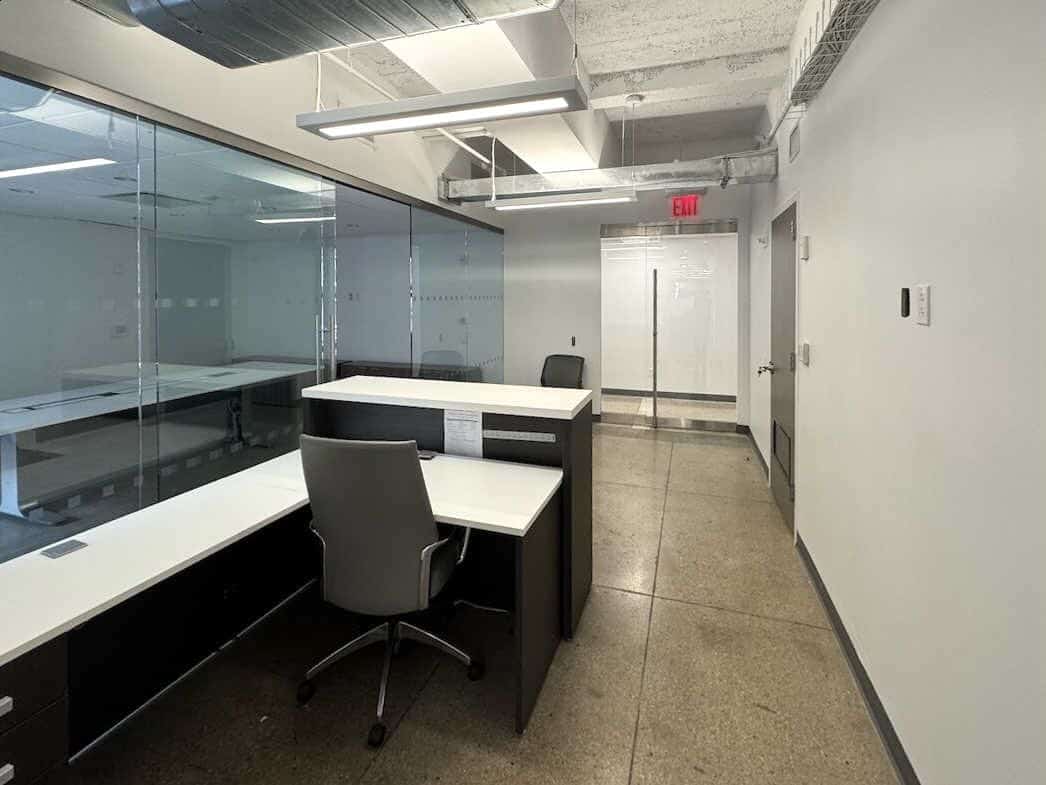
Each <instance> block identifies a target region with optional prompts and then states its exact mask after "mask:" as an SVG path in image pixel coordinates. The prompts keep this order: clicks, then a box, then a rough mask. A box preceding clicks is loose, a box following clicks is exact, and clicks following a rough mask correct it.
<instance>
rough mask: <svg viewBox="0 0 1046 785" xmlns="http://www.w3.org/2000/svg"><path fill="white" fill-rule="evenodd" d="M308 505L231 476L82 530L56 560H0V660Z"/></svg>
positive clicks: (293, 496)
mask: <svg viewBox="0 0 1046 785" xmlns="http://www.w3.org/2000/svg"><path fill="white" fill-rule="evenodd" d="M305 503H306V502H305V500H303V499H302V497H301V494H300V493H296V492H294V491H290V490H287V489H285V488H280V487H278V486H275V485H262V484H258V483H252V482H250V481H248V480H244V479H242V478H241V477H239V476H238V474H234V475H231V476H229V477H224V478H222V479H220V480H217V481H215V482H212V483H208V484H207V485H203V486H201V487H199V488H195V489H193V490H191V491H188V492H186V493H183V494H180V495H178V496H174V497H172V498H170V499H166V500H164V501H163V502H160V503H159V504H154V505H153V506H151V507H146V508H145V509H143V510H138V511H137V512H133V513H131V514H129V515H124V516H122V517H120V518H117V519H116V520H113V521H110V522H109V523H106V524H103V525H101V526H96V527H95V528H93V529H90V530H88V531H85V532H81V533H80V534H77V535H75V539H77V540H81V541H83V542H86V543H87V547H86V548H81V549H80V550H78V551H74V552H73V553H70V554H67V555H66V556H63V557H61V558H59V559H48V558H47V557H46V556H43V555H41V554H40V552H39V551H34V552H33V553H27V554H25V555H24V556H19V557H17V558H15V559H11V560H10V561H8V562H4V563H3V564H0V665H3V664H4V663H7V662H9V661H10V660H12V659H14V658H15V657H17V656H19V655H20V654H23V653H25V652H27V651H29V650H31V649H33V648H35V647H36V646H39V645H40V644H42V643H45V642H46V641H48V640H51V639H52V638H55V637H57V636H58V635H61V634H62V633H63V632H66V631H68V630H70V629H72V628H73V627H76V626H77V625H78V624H81V623H83V622H84V621H87V620H88V619H90V618H92V617H94V616H96V615H98V614H99V613H102V612H103V611H105V610H107V609H109V608H111V607H113V606H115V605H117V604H118V603H120V602H121V601H123V600H125V599H127V598H129V597H132V596H134V595H136V594H138V593H139V592H142V591H144V590H145V589H147V588H149V587H150V586H154V585H155V584H157V583H159V582H160V581H162V580H163V579H164V578H167V577H170V576H171V575H173V574H175V573H177V572H179V571H180V570H183V569H185V568H186V567H189V566H190V565H192V564H195V563H196V562H198V561H200V560H201V559H204V558H206V557H207V556H209V555H211V554H212V553H215V552H217V551H219V550H221V549H222V548H224V547H226V546H227V545H230V544H232V543H233V542H236V541H237V540H240V539H242V538H244V537H246V536H247V535H248V534H251V533H252V532H254V531H257V530H258V529H261V528H262V527H264V526H266V525H268V524H270V523H272V522H273V521H276V520H278V519H279V518H282V517H283V516H284V515H287V514H288V513H290V512H292V511H294V510H296V509H299V508H301V507H303V506H304V505H305ZM48 547H52V546H48Z"/></svg>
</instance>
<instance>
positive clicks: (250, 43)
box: [126, 0, 561, 68]
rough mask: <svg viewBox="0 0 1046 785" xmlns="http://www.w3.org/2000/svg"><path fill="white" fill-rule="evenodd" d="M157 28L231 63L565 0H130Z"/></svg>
mask: <svg viewBox="0 0 1046 785" xmlns="http://www.w3.org/2000/svg"><path fill="white" fill-rule="evenodd" d="M126 2H127V5H128V7H129V9H130V11H131V12H132V13H133V14H134V16H135V17H136V18H137V19H138V20H139V21H141V23H142V24H144V25H145V26H147V27H149V28H150V29H151V30H153V31H154V32H156V33H159V34H160V35H162V36H164V37H165V38H169V39H170V40H172V41H174V42H175V43H178V44H181V45H182V46H184V47H186V48H188V49H191V50H192V51H194V52H196V53H197V54H200V55H203V56H204V57H206V58H208V59H210V60H213V61H214V62H216V63H220V64H221V65H224V66H226V67H228V68H241V67H243V66H248V65H255V64H257V63H269V62H273V61H275V60H285V59H287V58H290V57H297V56H299V55H303V54H308V53H310V52H317V51H323V50H327V49H339V48H344V47H347V46H354V45H357V44H366V43H371V42H373V41H387V40H390V39H393V38H402V37H405V36H409V35H417V34H419V33H430V32H432V31H434V30H445V29H449V28H452V27H461V26H463V25H470V24H478V23H480V22H486V21H489V20H491V19H500V18H504V17H508V16H519V15H521V14H528V13H536V12H538V11H548V10H551V9H554V8H556V7H558V6H559V3H560V2H561V0H126Z"/></svg>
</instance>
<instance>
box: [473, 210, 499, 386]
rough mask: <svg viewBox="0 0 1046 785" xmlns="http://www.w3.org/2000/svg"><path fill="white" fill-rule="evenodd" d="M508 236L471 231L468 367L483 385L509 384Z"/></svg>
mask: <svg viewBox="0 0 1046 785" xmlns="http://www.w3.org/2000/svg"><path fill="white" fill-rule="evenodd" d="M504 246H505V243H504V235H502V234H500V233H499V232H492V231H490V230H488V229H480V228H479V227H473V226H470V227H468V272H469V299H468V306H469V307H468V327H469V336H468V358H467V360H468V364H469V365H470V366H472V367H475V368H478V369H479V372H480V373H481V374H482V381H484V382H493V383H496V384H500V383H501V382H503V381H505V358H504V351H505V319H504V314H505V302H504V294H505V266H504Z"/></svg>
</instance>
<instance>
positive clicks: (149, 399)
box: [0, 361, 315, 517]
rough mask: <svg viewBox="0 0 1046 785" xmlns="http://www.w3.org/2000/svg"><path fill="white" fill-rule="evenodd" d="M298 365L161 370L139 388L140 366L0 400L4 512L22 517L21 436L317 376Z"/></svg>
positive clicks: (101, 371)
mask: <svg viewBox="0 0 1046 785" xmlns="http://www.w3.org/2000/svg"><path fill="white" fill-rule="evenodd" d="M314 371H315V367H314V366H311V365H304V364H297V363H274V362H265V361H247V362H241V363H233V364H231V365H226V366H195V365H174V364H167V365H161V366H160V369H159V374H158V375H155V376H148V377H147V379H146V381H145V385H144V386H143V388H142V391H141V396H140V395H139V389H138V380H137V375H138V366H137V364H136V363H121V364H117V365H109V366H103V367H100V368H86V369H81V370H76V371H69V372H67V373H66V377H67V378H70V379H74V380H75V381H77V382H79V383H86V386H82V387H78V388H76V389H71V390H64V391H56V392H52V393H43V394H40V395H31V396H27V397H24V398H18V399H12V400H7V401H0V512H3V513H5V514H7V515H13V516H16V517H23V516H22V512H21V500H20V499H19V490H18V465H17V448H18V444H17V438H18V433H19V432H20V431H30V430H34V429H36V428H43V427H46V426H48V425H57V424H60V423H67V422H73V421H75V420H83V419H87V418H89V417H100V416H104V415H107V414H113V413H116V412H121V411H127V410H129V409H135V408H137V407H138V405H139V403H141V404H142V405H146V406H148V405H150V404H156V403H166V402H169V401H175V400H180V399H184V398H191V397H193V396H198V395H205V394H207V393H215V392H221V391H224V390H231V389H238V388H247V387H255V386H258V385H261V384H270V383H272V382H276V381H279V380H281V379H287V378H292V377H294V376H300V375H302V374H306V373H312V372H314Z"/></svg>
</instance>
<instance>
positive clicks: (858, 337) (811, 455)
mask: <svg viewBox="0 0 1046 785" xmlns="http://www.w3.org/2000/svg"><path fill="white" fill-rule="evenodd" d="M1044 31H1046V6H1044V5H1043V4H1042V3H1041V2H1038V0H1025V1H1024V2H1017V3H1009V4H1006V5H1005V6H1000V7H998V8H996V9H992V10H991V11H990V12H989V11H987V10H986V9H985V7H984V5H983V3H981V2H977V0H950V1H948V2H946V1H945V0H918V1H917V2H914V1H909V2H904V1H903V0H883V2H882V3H880V5H879V6H878V8H877V10H876V11H875V12H874V13H873V14H872V16H871V18H870V20H869V22H868V24H867V26H866V28H865V29H864V31H863V32H862V33H861V34H860V36H859V37H858V39H857V41H856V42H855V43H854V45H853V46H852V48H851V49H850V50H849V51H848V52H847V54H846V56H845V58H844V60H843V62H842V64H841V66H840V67H839V68H838V70H837V71H836V72H835V74H834V75H833V76H832V78H831V80H830V81H829V83H828V85H827V86H826V88H825V89H824V91H823V92H822V93H821V95H820V96H818V98H817V99H816V100H815V101H814V102H813V103H812V104H811V106H810V107H809V111H808V113H807V115H806V116H805V118H804V119H803V120H802V129H801V133H802V153H801V155H800V157H799V158H798V160H797V161H796V162H795V163H794V164H789V163H788V162H782V173H781V177H780V179H779V181H778V182H777V183H776V184H774V185H770V186H761V187H759V188H758V189H757V196H756V198H755V201H754V208H753V218H754V220H753V226H752V236H753V242H752V249H753V252H752V257H751V267H752V295H751V301H752V317H753V319H752V349H751V354H752V359H753V364H755V362H756V361H759V360H761V359H764V358H765V357H767V356H768V335H769V329H768V321H767V315H768V308H769V249H763V247H762V246H761V245H760V244H759V243H758V242H757V241H756V239H755V238H759V237H765V236H767V235H768V233H769V221H770V220H771V219H772V217H773V216H774V215H775V214H776V213H777V212H778V211H779V210H780V209H781V208H782V207H783V206H784V205H785V204H786V203H787V202H788V200H789V199H790V198H791V197H792V196H793V195H795V194H798V199H799V233H800V234H805V235H809V236H810V238H811V250H812V258H811V259H810V261H809V262H802V263H800V268H799V289H798V301H799V306H798V308H799V330H798V332H799V338H800V340H803V339H806V340H809V341H810V343H811V345H812V349H813V355H812V356H813V362H812V364H811V366H810V367H809V368H803V367H802V366H800V369H799V374H798V381H797V411H796V431H797V436H796V450H797V451H796V460H797V465H796V477H797V485H798V487H797V500H796V519H797V525H798V528H799V533H800V535H801V537H802V538H803V540H804V542H805V543H806V545H807V546H808V548H809V550H810V552H811V554H812V556H813V558H814V561H815V562H816V564H817V566H818V568H819V570H820V572H821V574H822V576H823V578H824V580H825V583H826V585H827V587H828V590H829V592H830V593H831V596H832V598H833V600H834V602H835V604H836V606H837V607H838V609H839V612H840V614H841V616H842V619H843V621H844V623H845V624H846V627H847V629H848V631H849V632H850V635H851V636H852V638H853V640H854V643H855V646H856V648H857V651H858V653H859V655H860V657H861V659H862V661H863V662H864V664H865V666H866V667H867V669H868V672H869V675H870V677H871V679H872V681H873V683H874V684H875V687H876V689H877V691H878V693H879V695H880V697H881V698H882V701H883V703H884V705H885V707H886V710H887V712H888V713H889V715H890V717H891V719H892V721H893V723H894V725H895V727H896V729H897V731H898V734H899V736H900V738H901V741H902V743H903V744H904V746H905V748H906V750H907V752H908V754H909V756H910V757H911V759H912V762H913V764H914V766H915V769H916V771H917V772H918V774H919V776H920V778H921V780H922V782H923V785H984V783H993V785H1028V783H1031V782H1041V781H1042V773H1043V771H1044V769H1046V758H1044V753H1043V738H1044V730H1046V623H1044V622H1043V620H1044V619H1046V579H1044V577H1043V576H1044V570H1043V565H1044V556H1046V526H1044V524H1043V521H1044V513H1043V503H1042V492H1041V483H1042V480H1043V477H1044V476H1046V471H1044V470H1046V465H1044V459H1043V454H1044V451H1043V446H1044V444H1046V416H1044V414H1043V411H1044V410H1043V402H1044V401H1046V385H1044V368H1046V318H1044V316H1043V313H1044V311H1043V297H1044V294H1046V280H1044V276H1043V268H1044V262H1046V259H1044V254H1043V240H1042V221H1043V216H1044V215H1046V202H1044V198H1043V179H1044V176H1046V157H1044V153H1043V145H1042V141H1043V139H1044V138H1046V108H1044V107H1046V102H1044V101H1043V98H1042V95H1043V93H1042V76H1043V74H1044V73H1046V56H1044V52H1046V49H1044V48H1043V46H1042V39H1043V33H1044ZM790 130H791V123H786V124H785V126H784V127H783V128H782V130H781V133H780V134H779V136H778V142H779V143H783V140H787V138H788V134H789V132H790ZM920 283H929V284H931V285H932V286H933V289H932V291H933V297H932V303H931V308H932V325H931V326H929V327H922V326H919V325H917V324H915V320H914V318H909V319H901V318H900V316H899V290H900V288H901V287H902V286H914V285H916V284H920ZM752 385H753V395H752V428H753V432H754V433H755V434H756V437H757V438H758V439H759V440H760V444H761V446H762V448H763V449H764V452H765V450H766V447H767V444H768V434H769V432H768V423H769V400H768V387H769V383H768V382H767V381H765V380H756V379H754V378H753V379H752Z"/></svg>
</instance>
